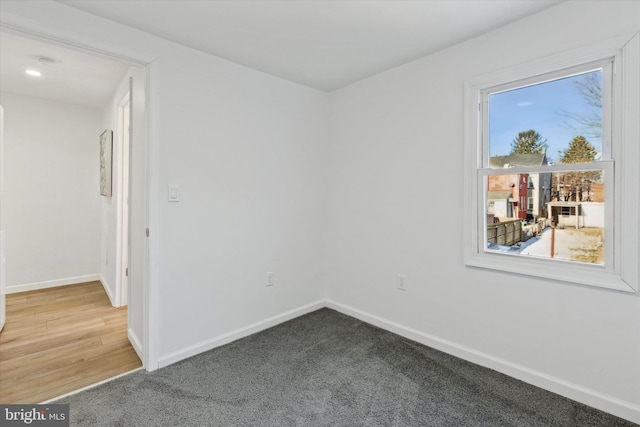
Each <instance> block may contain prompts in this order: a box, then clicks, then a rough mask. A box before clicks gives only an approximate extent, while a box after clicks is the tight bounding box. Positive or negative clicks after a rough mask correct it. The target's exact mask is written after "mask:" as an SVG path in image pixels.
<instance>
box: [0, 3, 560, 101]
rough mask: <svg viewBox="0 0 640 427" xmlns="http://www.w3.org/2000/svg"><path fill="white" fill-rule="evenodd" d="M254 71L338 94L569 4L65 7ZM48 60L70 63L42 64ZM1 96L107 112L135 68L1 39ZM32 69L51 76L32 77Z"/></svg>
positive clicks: (15, 39) (28, 41)
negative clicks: (40, 59) (352, 85)
mask: <svg viewBox="0 0 640 427" xmlns="http://www.w3.org/2000/svg"><path fill="white" fill-rule="evenodd" d="M58 1H59V2H60V3H63V4H66V5H68V6H70V7H74V8H77V9H80V10H84V11H86V12H88V13H92V14H94V15H97V16H101V17H103V18H106V19H110V20H112V21H115V22H119V23H121V24H124V25H128V26H131V27H135V28H137V29H140V30H143V31H146V32H148V33H151V34H154V35H156V36H159V37H163V38H165V39H168V40H172V41H175V42H177V43H180V44H183V45H185V46H189V47H192V48H195V49H198V50H200V51H203V52H208V53H211V54H213V55H216V56H219V57H222V58H225V59H228V60H230V61H233V62H236V63H239V64H243V65H246V66H248V67H251V68H254V69H257V70H261V71H264V72H267V73H270V74H272V75H275V76H279V77H282V78H284V79H287V80H291V81H294V82H298V83H301V84H304V85H307V86H310V87H313V88H316V89H319V90H323V91H331V90H335V89H338V88H341V87H344V86H346V85H348V84H350V83H353V82H355V81H358V80H360V79H363V78H365V77H368V76H371V75H374V74H377V73H379V72H381V71H384V70H387V69H390V68H393V67H396V66H398V65H401V64H404V63H406V62H409V61H411V60H414V59H417V58H420V57H422V56H425V55H428V54H430V53H433V52H436V51H438V50H441V49H444V48H446V47H449V46H452V45H454V44H456V43H459V42H461V41H464V40H466V39H469V38H472V37H475V36H477V35H479V34H482V33H485V32H488V31H491V30H492V29H495V28H497V27H500V26H502V25H505V24H508V23H510V22H513V21H515V20H517V19H520V18H522V17H525V16H527V15H531V14H534V13H537V12H539V11H541V10H543V9H546V8H549V7H552V6H554V5H556V4H558V3H560V2H562V1H563V0H423V1H419V0H414V1H405V0H378V1H368V0H362V1H342V0H315V1H314V0H309V1H303V0H163V1H150V0H120V1H115V0H91V1H87V0H58ZM39 56H48V57H53V58H56V59H59V60H60V61H62V65H59V66H42V65H39V64H38V61H37V58H38V57H39ZM0 57H1V58H2V60H1V61H0V90H3V91H7V92H13V93H21V94H25V95H29V96H36V97H40V98H45V99H53V100H58V101H63V102H70V103H75V104H82V105H90V106H93V107H102V106H104V105H105V104H106V102H108V99H109V97H110V95H111V94H112V93H113V91H114V89H115V87H116V85H117V84H118V83H119V82H120V81H121V79H122V77H123V76H124V73H125V71H126V68H127V65H126V64H123V63H120V62H118V61H112V60H110V59H107V58H104V57H100V56H95V55H90V54H88V53H85V52H81V51H78V50H75V49H70V48H66V47H63V46H60V45H57V44H50V43H45V42H42V41H39V40H33V39H29V38H24V37H20V36H17V35H14V34H11V33H6V32H1V33H0ZM27 67H39V69H40V70H41V71H43V77H41V78H39V79H34V78H30V77H29V76H27V75H26V74H25V73H24V71H25V69H26V68H27Z"/></svg>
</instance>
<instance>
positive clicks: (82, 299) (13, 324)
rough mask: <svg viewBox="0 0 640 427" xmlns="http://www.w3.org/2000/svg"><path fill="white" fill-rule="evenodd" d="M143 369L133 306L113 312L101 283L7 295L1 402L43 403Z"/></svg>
mask: <svg viewBox="0 0 640 427" xmlns="http://www.w3.org/2000/svg"><path fill="white" fill-rule="evenodd" d="M141 366H142V363H141V362H140V359H139V358H138V355H137V354H136V352H135V350H134V349H133V347H132V346H131V344H130V343H129V340H128V338H127V307H121V308H114V307H112V306H111V303H110V301H109V298H108V297H107V294H106V293H105V291H104V289H103V287H102V284H101V283H100V282H97V281H96V282H87V283H80V284H76V285H69V286H61V287H55V288H49V289H43V290H36V291H30V292H21V293H15V294H9V295H7V322H6V324H5V327H4V329H3V330H2V332H1V333H0V402H2V403H4V404H8V403H39V402H43V401H45V400H48V399H51V398H53V397H56V396H60V395H62V394H65V393H69V392H71V391H74V390H77V389H79V388H82V387H85V386H88V385H91V384H94V383H96V382H99V381H102V380H104V379H107V378H110V377H113V376H116V375H119V374H122V373H124V372H128V371H130V370H133V369H136V368H139V367H141Z"/></svg>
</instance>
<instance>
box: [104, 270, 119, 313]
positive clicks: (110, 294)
mask: <svg viewBox="0 0 640 427" xmlns="http://www.w3.org/2000/svg"><path fill="white" fill-rule="evenodd" d="M100 283H102V287H103V288H104V291H105V293H106V294H107V296H108V297H109V302H111V306H112V307H117V305H116V304H115V302H116V301H115V298H114V297H113V294H112V293H111V288H110V287H109V282H107V279H105V278H104V276H103V275H102V273H100Z"/></svg>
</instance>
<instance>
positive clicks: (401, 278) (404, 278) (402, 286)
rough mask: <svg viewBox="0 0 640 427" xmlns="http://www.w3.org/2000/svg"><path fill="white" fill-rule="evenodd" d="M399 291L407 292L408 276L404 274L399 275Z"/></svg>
mask: <svg viewBox="0 0 640 427" xmlns="http://www.w3.org/2000/svg"><path fill="white" fill-rule="evenodd" d="M398 289H400V290H401V291H406V290H407V276H405V275H404V274H398Z"/></svg>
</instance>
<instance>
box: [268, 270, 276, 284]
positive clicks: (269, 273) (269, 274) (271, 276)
mask: <svg viewBox="0 0 640 427" xmlns="http://www.w3.org/2000/svg"><path fill="white" fill-rule="evenodd" d="M274 275H275V274H274V273H273V272H272V271H268V272H267V286H273V283H274Z"/></svg>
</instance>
